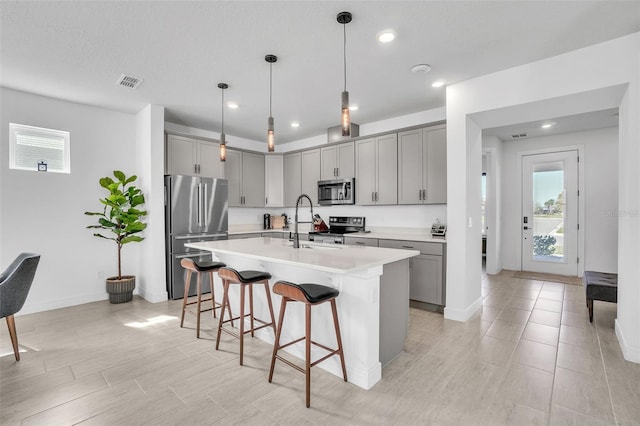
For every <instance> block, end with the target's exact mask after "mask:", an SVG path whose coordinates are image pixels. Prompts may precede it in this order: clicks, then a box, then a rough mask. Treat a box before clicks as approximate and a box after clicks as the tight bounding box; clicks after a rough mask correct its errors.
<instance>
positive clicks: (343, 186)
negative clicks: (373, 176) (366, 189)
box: [318, 178, 356, 206]
mask: <svg viewBox="0 0 640 426" xmlns="http://www.w3.org/2000/svg"><path fill="white" fill-rule="evenodd" d="M355 191H356V180H355V178H344V179H331V180H319V181H318V204H320V205H321V206H331V205H334V204H355V203H356V194H355Z"/></svg>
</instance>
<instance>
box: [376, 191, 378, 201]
mask: <svg viewBox="0 0 640 426" xmlns="http://www.w3.org/2000/svg"><path fill="white" fill-rule="evenodd" d="M376 201H378V192H377V191H376Z"/></svg>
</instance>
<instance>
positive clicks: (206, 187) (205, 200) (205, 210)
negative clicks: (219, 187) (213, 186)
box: [202, 183, 209, 228]
mask: <svg viewBox="0 0 640 426" xmlns="http://www.w3.org/2000/svg"><path fill="white" fill-rule="evenodd" d="M208 190H209V185H208V184H206V183H205V184H204V203H202V217H203V222H204V223H203V225H204V227H205V228H207V227H208V226H209V219H208V218H207V205H208V204H209V200H208V199H207V192H208Z"/></svg>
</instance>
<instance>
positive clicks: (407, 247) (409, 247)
mask: <svg viewBox="0 0 640 426" xmlns="http://www.w3.org/2000/svg"><path fill="white" fill-rule="evenodd" d="M402 248H406V249H412V248H413V246H402Z"/></svg>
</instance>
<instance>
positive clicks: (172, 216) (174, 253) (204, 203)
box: [164, 175, 229, 299]
mask: <svg viewBox="0 0 640 426" xmlns="http://www.w3.org/2000/svg"><path fill="white" fill-rule="evenodd" d="M164 190H165V198H164V205H165V239H166V245H165V247H166V269H167V270H166V278H167V293H168V294H169V299H181V298H182V297H183V296H184V286H185V278H186V272H185V270H184V268H183V267H182V266H180V261H181V260H182V259H184V258H186V257H188V258H196V259H198V260H211V253H210V252H203V251H199V250H194V249H191V248H188V247H185V244H186V243H193V242H198V241H215V240H226V239H227V235H228V234H227V232H228V230H229V220H228V204H229V183H228V181H227V180H226V179H213V178H204V177H196V176H182V175H171V176H165V177H164ZM210 291H211V283H210V282H209V274H204V277H203V282H202V292H203V293H207V292H210ZM195 294H196V288H195V285H193V286H191V291H190V293H189V295H190V296H193V295H195Z"/></svg>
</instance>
